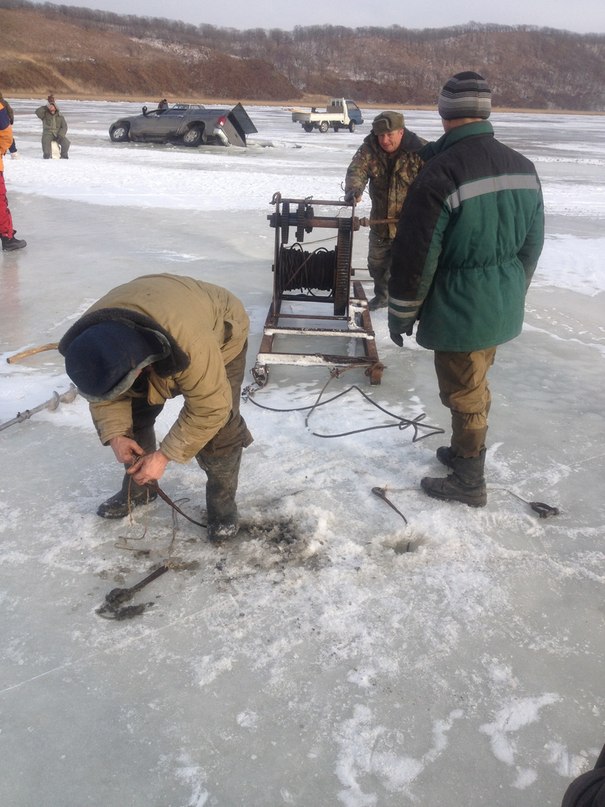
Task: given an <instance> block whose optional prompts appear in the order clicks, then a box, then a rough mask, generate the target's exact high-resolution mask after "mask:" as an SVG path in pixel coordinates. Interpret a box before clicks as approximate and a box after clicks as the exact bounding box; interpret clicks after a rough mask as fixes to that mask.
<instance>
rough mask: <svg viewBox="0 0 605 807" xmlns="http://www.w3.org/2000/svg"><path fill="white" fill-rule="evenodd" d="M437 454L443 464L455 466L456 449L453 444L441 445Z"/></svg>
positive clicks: (450, 466) (449, 466)
mask: <svg viewBox="0 0 605 807" xmlns="http://www.w3.org/2000/svg"><path fill="white" fill-rule="evenodd" d="M435 455H436V457H437V459H438V460H439V462H440V463H441V464H442V465H445V466H447V467H448V468H453V467H454V464H453V463H454V451H453V449H452V447H451V446H439V448H438V449H437V451H436V452H435Z"/></svg>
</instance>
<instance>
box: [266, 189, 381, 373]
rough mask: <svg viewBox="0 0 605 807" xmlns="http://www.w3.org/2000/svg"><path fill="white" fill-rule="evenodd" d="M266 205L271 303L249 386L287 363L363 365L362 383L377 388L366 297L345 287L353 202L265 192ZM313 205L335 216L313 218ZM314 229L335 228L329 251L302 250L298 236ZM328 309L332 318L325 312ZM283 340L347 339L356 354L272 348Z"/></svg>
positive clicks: (354, 222) (355, 222)
mask: <svg viewBox="0 0 605 807" xmlns="http://www.w3.org/2000/svg"><path fill="white" fill-rule="evenodd" d="M271 203H272V204H273V205H274V207H275V211H274V212H273V214H271V215H270V216H267V218H268V220H269V222H270V226H271V227H273V228H274V229H275V253H274V259H273V299H272V302H271V306H270V308H269V312H268V314H267V318H266V320H265V326H264V330H263V338H262V341H261V345H260V350H259V353H258V356H257V359H256V364H255V366H254V367H253V369H252V375H253V377H254V380H255V382H256V383H257V384H258V385H259V386H261V387H263V386H264V385H265V384H266V383H267V381H268V376H269V365H272V364H282V365H283V364H288V365H299V366H311V365H325V366H328V367H331V368H339V367H346V368H349V367H359V368H365V374H366V375H367V376H369V378H370V383H371V384H380V380H381V377H382V372H383V370H384V366H383V365H382V364H381V363H380V361H379V359H378V351H377V349H376V339H375V335H374V330H373V328H372V320H371V317H370V312H369V310H368V302H367V298H366V295H365V292H364V290H363V286H362V284H361V282H360V281H358V280H356V281H353V283H351V277H352V273H353V272H352V268H351V258H352V252H353V232H354V231H356V230H358V229H359V227H360V224H361V223H363V220H361V219H359V218H357V217H356V216H355V205H354V204H352V205H347V204H344V203H343V202H342V201H332V200H314V199H313V197H307V198H304V199H286V198H282V196H281V194H280V193H275V194H274V195H273V199H272V201H271ZM315 207H324V208H325V207H334V208H338V211H337V212H338V214H339V215H320V214H317V213H316V212H315ZM291 227H294V228H296V241H295V243H294V244H293V245H292V246H290V247H288V246H286V245H287V244H288V241H289V238H290V228H291ZM316 228H317V229H320V228H323V229H335V230H336V236H335V237H336V246H335V248H334V249H333V250H329V249H326V248H325V247H323V246H321V247H319V248H317V249H315V250H313V251H310V252H305V250H304V249H303V246H302V245H303V242H304V238H305V233H311V232H313V230H314V229H316ZM333 237H334V236H332V237H331V238H333ZM326 240H329V239H326ZM351 291H352V294H351ZM284 303H291V305H290V306H289V310H287V311H286V310H284V308H283V304H284ZM328 306H331V307H332V313H329V314H328V313H325V311H326V309H327V307H328ZM311 309H313V310H311ZM319 310H321V313H318V311H319ZM301 323H302V324H301ZM286 337H293V338H296V337H325V338H328V339H332V338H334V339H336V338H338V339H341V340H343V339H345V340H354V346H359V347H360V348H361V349H360V350H358V349H357V347H354V350H353V351H352V352H353V353H355V354H357V353H359V355H349V354H338V353H332V352H329V353H327V352H326V353H324V352H305V351H300V352H299V351H293V350H284V351H280V350H278V349H277V345H276V342H277V340H278V339H280V340H282V341H283V338H286ZM289 341H292V340H291V339H290V340H289ZM347 344H348V345H349V346H350V345H351V343H350V341H348V343H347Z"/></svg>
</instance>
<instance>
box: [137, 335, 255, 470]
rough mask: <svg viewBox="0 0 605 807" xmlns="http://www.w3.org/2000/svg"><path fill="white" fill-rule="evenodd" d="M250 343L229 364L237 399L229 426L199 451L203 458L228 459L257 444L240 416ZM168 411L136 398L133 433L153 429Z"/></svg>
mask: <svg viewBox="0 0 605 807" xmlns="http://www.w3.org/2000/svg"><path fill="white" fill-rule="evenodd" d="M247 347H248V343H247V342H246V344H245V345H244V347H243V349H242V350H241V351H240V353H238V355H237V356H236V357H235V358H234V359H233V360H232V361H230V362H229V364H226V365H225V370H226V372H227V379H228V381H229V384H230V385H231V395H232V397H233V404H232V409H231V416H230V418H229V420H228V421H227V423H226V424H225V425H224V426H223V427H222V429H219V431H218V432H217V433H216V434H215V435H214V437H213V438H212V440H210V441H209V442H208V443H206V445H205V446H204V447H203V448H202V449H201V450H200V451H199V452H198V455H197V456H199V457H202V458H203V457H204V456H210V457H219V456H228V455H229V454H232V453H233V452H234V451H237V450H238V449H241V448H242V447H244V448H245V447H246V446H249V445H250V443H251V442H252V441H253V439H254V438H253V437H252V435H251V434H250V432H249V431H248V427H247V426H246V421H245V420H244V418H243V417H242V416H241V414H240V409H239V405H240V398H241V394H242V383H243V380H244V373H245V370H246V350H247ZM163 408H164V405H163V404H157V405H154V406H150V405H149V404H148V403H147V399H146V398H133V399H132V423H133V432H134V433H135V434H136V433H137V432H139V431H141V430H143V429H146V428H149V427H153V424H154V423H155V421H156V418H157V417H158V416H159V414H160V412H161V411H162V409H163Z"/></svg>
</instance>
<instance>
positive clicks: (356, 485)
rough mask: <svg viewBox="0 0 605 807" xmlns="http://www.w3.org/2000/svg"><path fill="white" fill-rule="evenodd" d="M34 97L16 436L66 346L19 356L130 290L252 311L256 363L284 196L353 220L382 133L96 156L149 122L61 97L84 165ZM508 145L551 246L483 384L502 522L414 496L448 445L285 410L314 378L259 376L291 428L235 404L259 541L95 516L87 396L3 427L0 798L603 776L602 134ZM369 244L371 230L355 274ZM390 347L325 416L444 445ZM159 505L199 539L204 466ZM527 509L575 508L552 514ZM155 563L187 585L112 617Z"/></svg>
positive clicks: (252, 793) (205, 794)
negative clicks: (528, 178) (219, 296)
mask: <svg viewBox="0 0 605 807" xmlns="http://www.w3.org/2000/svg"><path fill="white" fill-rule="evenodd" d="M40 103H42V102H41V101H35V100H31V101H26V100H23V101H16V102H15V103H14V105H13V106H14V108H15V112H16V122H15V136H16V139H17V144H18V147H19V151H20V155H21V159H20V160H15V161H11V160H10V159H5V179H6V182H7V188H8V194H9V203H10V206H11V210H12V212H13V217H14V220H15V226H16V227H17V231H18V236H19V237H22V238H26V239H27V241H28V246H27V249H25V250H22V251H20V252H15V253H5V254H3V256H2V259H1V260H2V263H1V265H0V322H1V323H2V326H1V333H2V345H1V348H0V352H1V353H2V362H1V365H0V367H1V378H0V424H1V423H4V422H6V421H9V420H10V419H12V418H13V417H15V415H16V414H17V412H22V411H24V410H27V409H31V408H33V407H35V406H36V405H38V404H40V403H42V402H44V401H46V400H48V399H49V398H50V397H51V396H52V394H53V391H54V390H57V391H58V392H60V393H62V392H64V391H65V390H67V388H68V385H69V380H68V378H67V376H66V375H65V372H64V367H63V364H62V361H61V358H60V356H59V355H58V353H57V352H55V351H51V352H46V353H41V354H39V355H38V356H35V357H32V358H30V359H27V360H25V361H22V362H20V363H18V364H8V363H6V361H5V359H6V358H7V357H9V356H10V355H11V354H13V353H16V352H17V351H20V350H23V349H26V348H28V347H31V346H35V345H41V344H45V343H50V342H56V341H58V339H59V338H60V337H61V336H62V334H63V333H64V332H65V330H66V329H67V328H68V327H69V325H70V324H71V323H72V322H73V321H74V320H75V319H76V318H77V317H78V316H79V315H80V314H81V313H82V312H83V311H84V310H85V309H86V307H87V306H88V305H89V304H90V303H91V302H93V301H94V300H96V299H97V298H98V297H99V296H101V295H102V294H103V293H105V292H106V291H107V290H108V289H110V288H112V287H113V286H115V285H118V284H119V283H122V282H124V281H126V280H129V279H130V278H133V277H136V276H138V275H141V274H146V273H155V272H174V273H178V274H189V275H192V276H194V277H196V278H201V279H204V280H208V281H210V282H213V283H218V284H221V285H224V286H227V287H228V288H229V289H231V290H232V291H233V292H235V293H236V294H237V295H238V296H239V297H240V298H241V299H242V300H243V301H244V303H245V305H246V307H247V309H248V311H249V313H250V316H251V320H252V333H251V339H250V347H249V357H248V360H249V366H250V367H252V366H253V364H254V361H255V357H256V353H257V351H258V349H259V344H260V338H261V335H262V330H263V323H264V319H265V316H266V314H267V310H268V307H269V303H270V299H271V293H272V272H271V264H272V260H273V243H274V231H273V230H272V229H271V228H270V226H269V223H268V221H267V216H268V215H270V214H271V213H272V211H273V208H272V206H271V204H270V203H271V199H272V196H273V194H274V193H275V192H276V191H279V192H281V194H282V195H283V196H284V197H287V196H291V197H297V198H299V197H306V196H314V197H315V198H316V199H334V200H337V199H339V198H341V197H342V181H343V179H344V174H345V171H346V167H347V165H348V163H349V161H350V159H351V157H352V155H353V153H354V151H355V149H356V148H357V146H358V145H359V143H360V142H361V140H362V139H363V137H364V136H365V134H367V132H368V131H369V121H370V120H371V118H372V117H373V115H374V114H376V112H377V110H376V111H372V110H366V111H365V117H366V121H367V122H366V124H365V125H364V126H362V127H360V128H359V129H358V131H357V132H356V133H355V134H351V133H348V132H340V133H338V134H335V133H328V134H325V135H320V134H319V133H317V132H314V133H312V134H306V133H304V132H303V130H302V129H301V128H300V127H299V126H298V125H295V124H293V123H291V121H290V113H289V110H288V109H287V108H278V107H276V108H270V107H250V108H248V109H249V112H250V115H251V117H252V119H253V121H254V122H255V124H256V126H257V128H258V134H257V135H254V136H252V137H251V138H250V146H249V148H247V149H231V148H230V149H222V148H217V147H204V148H202V149H199V150H189V149H187V148H184V147H174V146H145V145H134V144H112V143H110V141H109V138H108V133H107V130H108V127H109V124H110V123H111V122H112V121H113V120H115V119H116V118H117V117H118V116H119V115H121V114H124V113H125V112H130V113H135V112H138V110H139V106H138V105H135V104H124V103H101V102H98V103H93V102H71V101H65V102H62V103H61V102H59V105H60V108H61V110H62V112H63V113H64V114H65V116H66V118H67V121H68V123H69V126H70V131H69V137H70V138H71V140H72V148H71V151H70V159H69V160H68V161H65V160H51V161H43V160H42V154H41V147H40V131H39V130H40V123H39V121H38V119H37V118H36V117H35V116H34V114H33V110H34V109H35V108H36V106H38V105H39V104H40ZM492 121H493V124H494V127H495V130H496V135H497V136H498V137H499V138H500V139H501V140H503V141H504V142H506V143H508V144H510V145H512V146H513V147H515V148H518V149H519V150H521V151H522V152H523V153H525V154H526V155H527V156H528V157H530V158H531V159H532V160H534V161H535V163H536V165H537V168H538V172H539V174H540V176H541V178H542V181H543V185H544V194H545V200H546V206H547V241H546V246H545V249H544V253H543V256H542V259H541V261H540V264H539V268H538V271H537V274H536V277H535V282H534V283H533V285H532V287H531V288H530V291H529V294H528V298H527V316H526V325H525V328H524V331H523V334H522V335H521V336H520V337H519V338H518V339H517V340H515V341H514V342H511V343H509V344H507V345H504V346H502V347H501V348H500V349H499V350H498V356H497V359H496V364H495V366H494V368H493V371H492V373H491V387H492V394H493V407H492V412H491V415H490V431H489V435H488V441H489V447H488V455H487V463H486V472H487V480H488V495H489V500H488V505H487V507H486V508H484V509H481V510H474V509H471V508H468V507H465V506H464V505H457V504H447V503H439V502H437V501H434V500H431V499H428V498H426V497H425V496H424V495H423V494H422V492H421V491H420V489H419V480H420V478H421V477H422V476H424V475H426V474H438V473H440V472H441V471H443V468H442V467H441V466H439V464H438V463H437V461H436V459H435V456H434V452H435V449H436V448H437V447H438V446H439V445H441V444H442V443H443V437H442V436H440V435H437V436H433V437H429V438H427V439H424V440H420V441H418V442H415V443H414V442H412V439H411V437H412V435H411V432H410V430H399V429H397V428H384V429H377V430H373V431H367V432H362V433H358V434H352V435H350V436H346V437H342V438H337V439H322V438H320V437H317V436H315V434H314V432H315V433H319V434H334V433H340V432H343V431H353V430H357V429H362V428H367V427H369V426H375V425H381V424H388V423H389V418H388V417H386V416H384V415H383V414H382V413H380V412H379V410H377V409H376V408H375V407H373V406H372V405H371V404H370V403H369V402H368V401H366V400H365V399H364V398H363V397H362V396H361V395H360V394H359V393H358V392H356V391H355V390H353V391H352V392H351V393H349V394H348V395H346V396H342V397H341V398H338V399H337V400H335V401H334V402H333V403H330V404H327V405H325V406H322V407H321V408H320V409H318V410H317V411H316V412H314V414H313V418H312V420H310V422H309V424H308V426H305V415H306V412H305V411H304V410H300V409H299V408H301V407H309V406H311V405H312V404H314V403H315V402H316V401H317V399H318V396H319V395H320V394H321V393H322V391H323V389H324V387H325V385H326V383H327V382H328V379H329V375H328V371H327V369H325V368H321V367H318V368H293V367H283V368H275V369H272V370H271V379H270V382H269V384H268V385H267V386H266V387H265V388H264V389H263V390H261V391H259V392H257V393H256V394H255V397H254V401H256V402H257V403H261V404H263V405H265V406H269V407H273V408H275V409H280V410H298V411H278V412H274V411H269V410H267V409H262V408H260V407H257V406H255V405H254V404H253V402H252V401H248V402H245V403H243V413H244V415H245V417H246V420H247V421H248V424H249V426H250V429H251V431H252V432H253V434H254V436H255V442H254V443H253V445H252V446H251V447H250V448H249V449H247V450H246V452H245V455H244V460H243V466H242V474H241V484H240V492H239V504H240V510H241V515H242V517H243V519H244V521H245V522H246V524H247V526H248V530H247V532H246V534H245V535H244V536H243V537H242V538H241V539H236V540H234V541H233V542H231V543H227V544H225V545H223V546H221V547H219V548H217V547H215V546H210V545H209V544H208V543H207V542H206V540H205V532H204V530H202V529H201V528H198V527H195V526H194V525H192V524H190V523H189V522H187V521H185V520H184V519H182V518H180V517H179V518H178V519H177V521H176V522H174V521H173V518H172V514H171V511H170V510H169V508H168V507H167V506H166V504H165V503H164V502H162V501H160V500H158V501H157V502H156V503H154V504H153V505H151V506H150V507H149V508H143V511H135V513H134V514H133V516H132V519H131V520H125V521H123V522H120V523H115V522H107V521H104V520H102V519H100V518H98V517H97V516H96V515H95V509H96V506H97V504H98V503H99V502H100V501H101V500H102V499H104V498H105V497H107V496H108V495H110V494H111V493H113V492H115V490H116V489H117V485H118V483H119V480H120V478H121V473H120V468H119V467H118V466H117V464H116V463H115V461H114V460H113V454H112V452H111V451H110V450H109V449H106V448H103V447H102V446H101V445H100V444H99V443H98V440H97V438H96V435H95V434H94V431H93V428H92V425H91V422H90V419H89V415H88V410H87V406H86V404H85V402H84V401H83V400H81V399H79V398H76V400H75V401H73V402H71V403H62V404H61V405H60V406H59V407H58V409H56V410H55V411H48V410H45V411H43V412H40V413H39V414H35V415H33V416H32V417H31V418H30V419H29V420H26V421H24V422H22V423H18V424H15V425H13V426H10V427H9V428H7V429H5V430H3V431H2V432H1V433H0V441H1V443H2V457H3V461H2V468H1V470H0V516H1V518H0V560H1V572H0V575H1V576H0V603H1V607H2V651H1V655H0V658H1V660H0V755H1V759H2V776H1V777H0V803H2V804H3V805H7V807H47V805H48V807H84V805H93V807H125V806H127V807H203V806H204V807H235V806H236V805H237V806H239V805H242V806H245V807H279V805H297V806H298V807H336V806H337V805H343V806H344V807H403V806H404V805H405V806H407V805H422V807H433V805H438V804H447V805H457V806H458V807H479V805H481V806H483V805H499V807H527V805H532V806H535V807H551V806H552V807H559V805H560V803H561V798H562V795H563V792H564V791H565V788H566V787H567V785H568V783H569V781H570V780H571V779H572V778H573V777H575V776H577V775H578V774H579V773H581V772H583V771H584V770H587V769H588V768H590V767H592V766H593V764H594V761H595V757H596V755H597V753H598V751H599V750H600V748H601V746H602V744H603V741H604V739H605V728H604V726H605V694H604V691H603V661H604V651H605V642H604V638H603V636H604V634H603V628H604V618H605V600H604V598H603V583H604V578H605V568H604V558H605V545H604V534H605V528H604V522H605V505H604V502H605V485H604V479H605V474H604V469H605V446H604V439H603V438H604V434H605V428H604V425H605V423H604V418H605V415H604V412H605V401H604V397H605V396H604V384H603V377H604V365H605V327H604V319H603V312H604V305H603V303H604V299H605V294H604V292H605V273H604V271H603V260H602V255H603V253H604V250H605V236H604V232H603V224H604V222H605V193H604V182H605V126H604V125H603V118H602V117H598V116H565V115H529V114H498V113H494V114H493V116H492ZM406 124H407V126H408V127H409V128H411V129H413V130H414V131H416V132H417V133H418V134H420V135H422V136H424V137H427V138H429V139H435V138H436V137H438V136H439V135H440V124H439V121H438V118H437V115H436V113H430V112H415V111H410V112H406ZM358 211H359V213H360V215H367V213H368V212H369V204H368V202H367V194H366V196H365V197H364V201H363V203H362V204H361V206H360V207H359V208H358ZM325 237H326V235H325V233H317V232H313V233H312V234H310V235H308V236H306V239H307V240H308V243H309V244H312V243H314V242H316V241H319V240H320V239H322V238H325ZM366 252H367V231H364V230H363V229H362V230H360V231H359V233H356V234H355V239H354V261H353V263H354V266H355V267H357V268H359V269H361V270H362V269H363V267H364V266H365V256H366ZM357 276H358V277H359V278H361V279H362V280H367V273H365V271H363V270H362V271H359V272H358V273H357ZM367 290H368V292H369V291H370V286H369V284H368V285H367ZM373 325H374V328H375V330H376V335H377V344H378V353H379V356H380V358H381V360H382V361H383V362H384V364H385V365H386V369H385V372H384V375H383V378H382V384H381V385H380V386H375V387H371V386H370V385H369V383H368V381H367V379H366V378H365V377H364V376H363V373H361V372H360V371H351V372H348V373H344V374H343V375H342V376H341V377H340V378H337V379H333V380H331V381H330V382H329V384H328V386H327V389H326V390H325V392H324V393H323V399H325V398H330V397H332V396H334V395H336V394H337V393H340V392H342V391H344V390H346V389H347V388H348V387H350V386H352V385H358V386H359V387H360V388H361V389H362V390H363V391H364V392H366V393H367V394H368V395H369V396H370V398H371V399H372V400H373V401H375V402H376V403H378V404H380V406H382V407H383V408H384V409H386V410H388V411H390V412H395V413H397V414H399V415H401V416H404V417H415V416H417V415H418V414H420V413H426V422H427V423H429V424H434V425H436V426H440V427H442V428H444V429H446V430H447V429H448V427H449V423H448V412H447V410H446V409H444V408H443V407H442V406H441V404H440V402H439V398H438V394H437V385H436V380H435V377H434V370H433V363H432V354H431V353H430V352H428V351H425V350H422V349H420V348H419V347H417V346H416V344H415V342H414V340H413V339H410V338H407V339H406V340H405V345H404V349H403V350H401V349H398V348H396V346H395V345H394V344H393V343H392V342H391V341H390V340H389V338H388V332H387V327H386V316H385V314H384V312H379V313H378V314H377V315H375V316H374V317H373ZM251 381H252V378H251V377H250V382H251ZM174 406H178V402H172V403H171V404H170V405H169V406H167V407H166V409H165V411H164V413H163V415H162V419H161V421H160V423H159V426H160V428H159V432H160V433H161V432H162V429H163V428H164V429H165V428H166V426H167V425H168V424H170V422H171V418H172V417H174V413H175V408H174ZM390 425H392V421H391V422H390ZM162 486H163V488H164V489H165V490H166V492H167V493H168V494H169V495H170V496H172V498H173V499H176V500H179V501H180V506H181V507H182V508H183V509H185V510H187V511H188V512H190V513H191V514H192V515H193V516H194V517H199V515H200V505H201V503H202V502H203V476H202V474H201V472H200V471H199V469H198V467H197V465H196V464H195V463H193V464H190V465H186V466H177V465H174V464H171V465H170V466H169V468H168V470H167V472H166V474H165V476H164V478H163V484H162ZM375 486H380V487H383V488H386V490H387V495H388V496H389V498H390V499H391V501H392V502H393V503H394V504H395V505H396V507H397V508H398V509H399V510H400V511H401V512H402V513H403V514H404V515H405V517H406V519H407V522H408V524H407V526H406V524H405V523H404V522H403V520H402V519H401V517H400V516H399V515H398V514H397V513H396V512H394V510H392V509H391V508H389V507H388V506H387V505H386V504H385V503H384V502H382V501H381V500H380V499H379V498H377V497H376V496H374V495H372V492H371V491H372V488H373V487H375ZM535 500H538V501H542V502H547V503H549V504H551V505H553V506H556V507H558V508H559V509H560V515H558V516H556V517H553V518H548V519H541V518H539V517H538V515H537V514H536V513H535V512H534V511H533V510H532V509H531V508H530V507H529V505H528V502H530V501H535ZM163 561H170V562H171V563H174V566H175V568H174V569H172V570H171V571H169V572H167V573H166V574H165V575H163V576H162V577H160V578H159V579H158V580H156V581H155V582H153V583H151V584H150V585H149V586H148V587H147V588H145V589H144V590H143V591H142V592H140V593H139V594H138V595H137V597H136V602H138V603H153V607H150V608H148V610H146V611H145V613H144V614H143V615H141V616H139V617H137V618H135V619H132V620H124V621H109V620H105V619H102V618H100V617H99V616H98V615H97V613H96V609H97V608H98V607H99V606H100V604H101V603H102V602H103V600H104V597H105V595H106V594H107V593H108V591H110V590H111V589H113V588H115V587H123V586H130V585H132V584H134V583H136V582H137V581H138V580H140V579H141V578H142V577H144V576H145V575H146V574H147V573H148V572H149V571H150V570H151V569H153V568H154V567H155V566H156V565H157V564H158V563H161V562H163Z"/></svg>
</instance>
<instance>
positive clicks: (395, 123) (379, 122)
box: [372, 112, 404, 135]
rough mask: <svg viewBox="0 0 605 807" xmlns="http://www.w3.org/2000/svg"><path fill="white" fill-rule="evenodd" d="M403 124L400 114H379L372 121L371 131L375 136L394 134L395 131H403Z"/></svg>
mask: <svg viewBox="0 0 605 807" xmlns="http://www.w3.org/2000/svg"><path fill="white" fill-rule="evenodd" d="M403 123H404V121H403V115H402V114H401V112H381V113H380V115H377V116H376V117H375V118H374V120H373V121H372V131H373V132H374V134H375V135H381V134H385V132H395V131H397V129H403Z"/></svg>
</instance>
